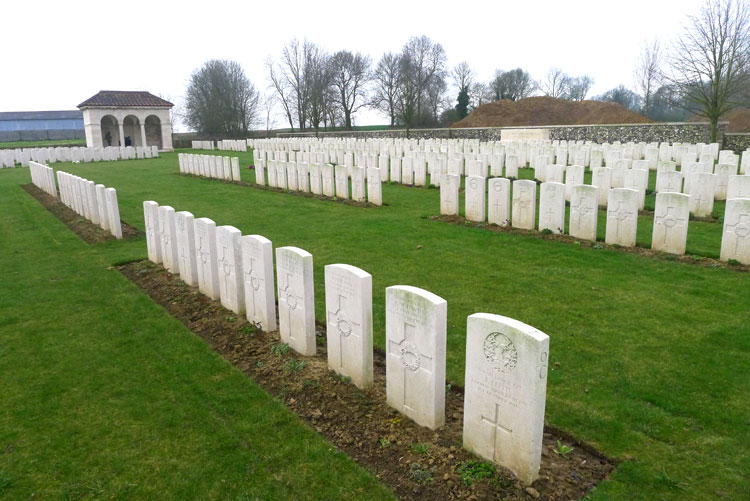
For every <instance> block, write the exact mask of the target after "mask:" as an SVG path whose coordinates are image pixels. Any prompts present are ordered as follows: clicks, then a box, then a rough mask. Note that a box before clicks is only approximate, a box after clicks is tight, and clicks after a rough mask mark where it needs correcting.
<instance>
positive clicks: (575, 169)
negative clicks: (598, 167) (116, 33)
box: [565, 165, 586, 202]
mask: <svg viewBox="0 0 750 501" xmlns="http://www.w3.org/2000/svg"><path fill="white" fill-rule="evenodd" d="M585 171H586V168H585V167H584V166H583V165H569V166H567V167H566V168H565V201H567V202H570V196H571V194H572V193H573V186H576V185H579V184H583V179H584V173H585Z"/></svg>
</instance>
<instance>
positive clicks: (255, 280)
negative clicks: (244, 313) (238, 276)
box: [245, 257, 264, 316]
mask: <svg viewBox="0 0 750 501" xmlns="http://www.w3.org/2000/svg"><path fill="white" fill-rule="evenodd" d="M263 282H264V280H263V279H262V278H259V277H258V274H257V273H256V272H255V258H254V257H251V258H250V269H249V270H246V271H245V283H246V284H248V285H250V293H251V294H252V299H251V300H250V301H247V302H248V303H250V308H252V311H251V312H250V314H251V315H252V316H255V314H256V309H255V293H256V292H257V291H258V290H260V288H261V286H262V285H263Z"/></svg>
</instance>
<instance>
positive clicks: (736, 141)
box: [724, 132, 750, 153]
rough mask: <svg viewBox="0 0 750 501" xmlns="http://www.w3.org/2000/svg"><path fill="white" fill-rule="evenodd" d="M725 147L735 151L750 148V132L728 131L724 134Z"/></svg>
mask: <svg viewBox="0 0 750 501" xmlns="http://www.w3.org/2000/svg"><path fill="white" fill-rule="evenodd" d="M724 149H727V150H734V152H735V153H741V152H743V151H745V150H747V149H750V132H727V133H726V134H724Z"/></svg>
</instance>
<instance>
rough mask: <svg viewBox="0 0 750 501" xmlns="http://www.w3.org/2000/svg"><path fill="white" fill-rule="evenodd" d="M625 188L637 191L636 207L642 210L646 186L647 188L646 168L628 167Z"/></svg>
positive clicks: (644, 202)
mask: <svg viewBox="0 0 750 501" xmlns="http://www.w3.org/2000/svg"><path fill="white" fill-rule="evenodd" d="M625 188H629V189H631V190H635V191H637V192H638V209H639V210H643V208H644V207H645V204H646V188H648V170H646V169H630V170H628V171H627V173H626V176H625Z"/></svg>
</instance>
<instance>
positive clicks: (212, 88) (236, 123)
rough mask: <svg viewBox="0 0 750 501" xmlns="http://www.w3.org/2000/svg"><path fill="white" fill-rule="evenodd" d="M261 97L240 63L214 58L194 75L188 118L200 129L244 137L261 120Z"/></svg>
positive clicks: (209, 132)
mask: <svg viewBox="0 0 750 501" xmlns="http://www.w3.org/2000/svg"><path fill="white" fill-rule="evenodd" d="M258 99H259V98H258V91H256V90H255V87H254V86H253V84H252V83H251V82H250V80H249V79H248V78H247V76H246V75H245V70H243V69H242V66H240V64H239V63H237V62H235V61H227V60H219V59H212V60H210V61H207V62H206V63H205V64H204V65H203V66H202V67H201V68H200V69H198V70H195V71H194V72H193V74H192V75H190V81H189V83H188V88H187V92H186V95H185V117H186V121H187V124H188V125H189V126H190V127H191V128H193V129H194V130H196V131H198V132H203V133H207V134H213V135H223V136H228V137H240V136H242V135H244V134H246V133H247V131H248V130H249V129H250V128H251V127H252V126H253V125H254V124H255V123H256V122H257V119H258V111H259V110H258Z"/></svg>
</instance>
